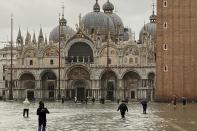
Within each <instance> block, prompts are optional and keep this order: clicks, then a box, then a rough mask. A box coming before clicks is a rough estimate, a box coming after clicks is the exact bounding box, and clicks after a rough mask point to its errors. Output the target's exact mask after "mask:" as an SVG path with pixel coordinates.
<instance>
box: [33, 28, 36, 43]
mask: <svg viewBox="0 0 197 131" xmlns="http://www.w3.org/2000/svg"><path fill="white" fill-rule="evenodd" d="M32 43H34V44H36V35H35V31H34V34H33V39H32Z"/></svg>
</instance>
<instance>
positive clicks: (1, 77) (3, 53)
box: [0, 44, 17, 99]
mask: <svg viewBox="0 0 197 131" xmlns="http://www.w3.org/2000/svg"><path fill="white" fill-rule="evenodd" d="M12 49H13V57H12V61H13V65H15V64H16V53H17V50H16V48H15V47H13V48H12ZM10 52H11V47H10V45H9V44H6V45H5V47H3V48H2V49H0V99H2V98H3V96H5V93H6V90H7V89H8V85H9V81H8V80H7V79H6V74H7V73H6V71H7V67H9V66H10V63H11V53H10Z"/></svg>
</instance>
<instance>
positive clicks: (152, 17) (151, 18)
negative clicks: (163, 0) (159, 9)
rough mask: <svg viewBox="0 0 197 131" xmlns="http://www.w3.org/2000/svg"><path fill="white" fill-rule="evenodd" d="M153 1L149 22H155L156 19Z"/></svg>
mask: <svg viewBox="0 0 197 131" xmlns="http://www.w3.org/2000/svg"><path fill="white" fill-rule="evenodd" d="M155 6H156V5H155V2H154V0H153V4H152V7H153V14H152V15H151V16H150V22H151V23H155V22H156V20H157V16H156V15H155Z"/></svg>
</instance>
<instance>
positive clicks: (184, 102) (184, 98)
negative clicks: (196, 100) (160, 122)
mask: <svg viewBox="0 0 197 131" xmlns="http://www.w3.org/2000/svg"><path fill="white" fill-rule="evenodd" d="M182 104H183V109H185V108H186V104H187V99H186V97H182Z"/></svg>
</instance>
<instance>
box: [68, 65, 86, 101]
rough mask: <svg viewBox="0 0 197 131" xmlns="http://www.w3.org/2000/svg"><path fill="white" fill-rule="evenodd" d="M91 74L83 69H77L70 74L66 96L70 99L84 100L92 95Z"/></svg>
mask: <svg viewBox="0 0 197 131" xmlns="http://www.w3.org/2000/svg"><path fill="white" fill-rule="evenodd" d="M89 82H90V74H89V72H88V71H87V70H86V69H84V68H83V67H75V68H73V69H71V70H70V71H69V73H68V89H67V93H66V96H67V97H69V98H72V99H73V98H74V97H77V99H78V100H84V99H85V98H86V97H87V96H89V95H90V90H89Z"/></svg>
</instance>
